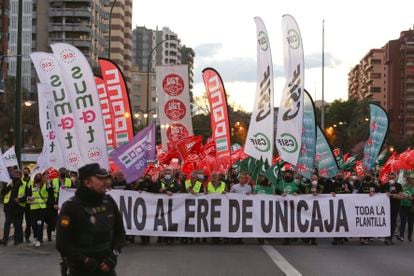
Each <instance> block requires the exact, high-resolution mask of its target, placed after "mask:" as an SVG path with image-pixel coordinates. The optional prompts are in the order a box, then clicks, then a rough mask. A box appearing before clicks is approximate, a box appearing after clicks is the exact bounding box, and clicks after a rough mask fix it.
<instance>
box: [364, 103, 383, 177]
mask: <svg viewBox="0 0 414 276" xmlns="http://www.w3.org/2000/svg"><path fill="white" fill-rule="evenodd" d="M369 110H370V124H369V125H370V127H369V138H368V141H367V143H366V144H365V147H364V169H365V171H369V170H371V169H372V168H373V167H374V165H375V160H376V159H377V157H378V154H379V153H380V151H381V148H382V145H383V144H384V141H385V136H386V135H387V131H388V114H387V112H386V111H385V110H384V109H383V108H382V107H381V106H379V105H377V104H374V103H370V104H369Z"/></svg>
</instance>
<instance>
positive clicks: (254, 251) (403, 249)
mask: <svg viewBox="0 0 414 276" xmlns="http://www.w3.org/2000/svg"><path fill="white" fill-rule="evenodd" d="M318 243H319V244H318V245H317V246H311V245H305V244H303V243H302V242H301V241H298V242H296V243H293V244H291V245H288V246H283V245H281V241H280V240H271V241H267V242H266V244H265V245H258V243H257V242H256V240H253V239H250V240H245V243H244V244H243V245H233V244H231V245H229V244H220V245H212V244H197V245H182V244H174V245H159V244H157V243H156V242H155V240H153V241H152V243H151V245H149V246H145V247H144V246H141V245H139V244H130V245H128V246H127V247H126V248H125V249H124V250H123V253H122V254H121V256H120V258H119V264H118V267H117V272H118V275H215V276H219V275H377V276H378V275H413V259H414V245H413V243H409V242H399V241H396V242H395V245H393V246H387V245H384V243H383V242H381V241H380V240H373V241H371V243H370V244H369V245H368V246H361V245H359V243H358V240H356V239H354V240H351V241H350V242H349V243H347V244H345V245H342V246H333V245H331V244H330V240H329V239H320V240H318ZM58 259H59V255H58V253H57V252H56V250H55V249H54V242H46V243H45V244H43V246H42V247H40V248H39V249H38V248H34V247H33V246H32V245H30V244H23V245H19V246H13V245H9V246H8V247H4V246H1V247H0V267H1V275H3V276H7V275H28V274H27V273H29V275H36V276H37V275H39V276H40V275H59V267H58V265H57V264H58Z"/></svg>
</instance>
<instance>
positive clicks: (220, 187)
mask: <svg viewBox="0 0 414 276" xmlns="http://www.w3.org/2000/svg"><path fill="white" fill-rule="evenodd" d="M204 193H205V194H217V193H219V194H225V193H226V183H225V182H223V181H222V180H220V178H219V173H218V172H216V171H214V172H212V173H211V181H210V182H208V184H207V189H206V190H205V191H204Z"/></svg>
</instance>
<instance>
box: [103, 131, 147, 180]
mask: <svg viewBox="0 0 414 276" xmlns="http://www.w3.org/2000/svg"><path fill="white" fill-rule="evenodd" d="M110 156H111V158H112V160H113V161H114V162H115V164H116V165H117V166H118V167H119V168H120V169H121V171H122V172H123V173H124V175H125V180H126V182H127V183H132V182H134V181H135V180H137V179H138V178H140V177H141V176H142V174H143V173H144V171H145V168H146V167H147V161H149V160H151V161H154V160H155V124H154V123H152V124H151V125H149V126H148V127H146V128H144V129H143V130H141V131H140V132H138V134H137V135H135V137H134V138H133V139H132V140H131V141H130V142H129V143H128V144H124V145H122V146H120V147H118V148H117V149H115V150H113V151H112V152H111V154H110Z"/></svg>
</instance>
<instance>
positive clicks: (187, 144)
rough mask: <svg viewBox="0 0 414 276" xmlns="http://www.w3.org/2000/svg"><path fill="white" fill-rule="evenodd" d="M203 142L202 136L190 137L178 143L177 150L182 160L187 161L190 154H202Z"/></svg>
mask: <svg viewBox="0 0 414 276" xmlns="http://www.w3.org/2000/svg"><path fill="white" fill-rule="evenodd" d="M202 142H203V137H202V136H188V137H185V138H183V139H181V140H179V141H177V143H176V148H177V151H178V153H179V154H180V157H181V159H182V160H183V161H185V160H186V159H187V157H188V156H189V155H190V154H198V153H199V152H200V149H201V146H202Z"/></svg>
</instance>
